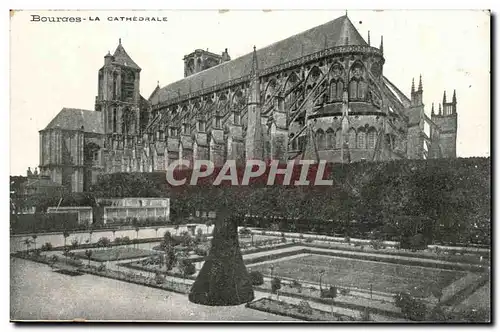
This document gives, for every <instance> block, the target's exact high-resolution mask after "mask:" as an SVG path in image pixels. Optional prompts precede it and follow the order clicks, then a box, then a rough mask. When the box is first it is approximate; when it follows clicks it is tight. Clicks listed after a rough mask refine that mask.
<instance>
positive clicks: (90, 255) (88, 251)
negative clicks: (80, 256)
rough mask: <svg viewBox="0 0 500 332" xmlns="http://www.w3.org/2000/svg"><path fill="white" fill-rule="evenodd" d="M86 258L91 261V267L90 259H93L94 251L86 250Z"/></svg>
mask: <svg viewBox="0 0 500 332" xmlns="http://www.w3.org/2000/svg"><path fill="white" fill-rule="evenodd" d="M85 256H87V258H88V259H89V266H90V258H91V257H92V250H90V249H87V250H85Z"/></svg>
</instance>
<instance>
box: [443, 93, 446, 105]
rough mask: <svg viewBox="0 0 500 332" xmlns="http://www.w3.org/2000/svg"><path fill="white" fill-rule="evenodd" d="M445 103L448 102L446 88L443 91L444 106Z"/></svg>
mask: <svg viewBox="0 0 500 332" xmlns="http://www.w3.org/2000/svg"><path fill="white" fill-rule="evenodd" d="M444 104H446V90H444V93H443V107H444Z"/></svg>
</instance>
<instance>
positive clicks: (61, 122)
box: [44, 108, 104, 134]
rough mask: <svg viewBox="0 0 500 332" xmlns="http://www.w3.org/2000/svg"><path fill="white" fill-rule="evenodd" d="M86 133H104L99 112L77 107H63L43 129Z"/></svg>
mask: <svg viewBox="0 0 500 332" xmlns="http://www.w3.org/2000/svg"><path fill="white" fill-rule="evenodd" d="M82 127H83V131H84V132H86V133H95V134H104V126H103V123H102V121H101V112H95V111H89V110H82V109H77V108H63V109H62V110H61V111H60V112H59V113H58V114H57V115H56V116H55V117H54V119H52V121H50V123H49V124H48V125H47V127H45V129H44V130H48V129H64V130H81V129H82Z"/></svg>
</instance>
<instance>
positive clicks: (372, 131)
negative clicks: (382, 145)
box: [366, 128, 377, 149]
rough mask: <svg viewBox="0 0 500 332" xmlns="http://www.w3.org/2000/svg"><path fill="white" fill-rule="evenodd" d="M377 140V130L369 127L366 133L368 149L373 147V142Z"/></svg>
mask: <svg viewBox="0 0 500 332" xmlns="http://www.w3.org/2000/svg"><path fill="white" fill-rule="evenodd" d="M376 142H377V132H376V131H375V129H374V128H371V129H370V130H369V131H368V134H367V135H366V147H367V148H368V149H375V144H376Z"/></svg>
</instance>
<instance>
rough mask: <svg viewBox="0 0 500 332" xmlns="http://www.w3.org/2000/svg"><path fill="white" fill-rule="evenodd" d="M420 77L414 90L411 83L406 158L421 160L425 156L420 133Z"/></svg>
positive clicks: (421, 106)
mask: <svg viewBox="0 0 500 332" xmlns="http://www.w3.org/2000/svg"><path fill="white" fill-rule="evenodd" d="M423 93H424V90H423V86H422V75H420V79H419V82H418V89H417V90H415V81H414V80H412V83H411V99H410V108H409V109H408V111H407V115H408V134H407V135H408V136H407V156H408V158H409V159H422V158H423V157H424V154H425V151H424V149H425V144H424V137H423V135H422V132H423V131H424V116H425V113H424V103H423Z"/></svg>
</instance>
